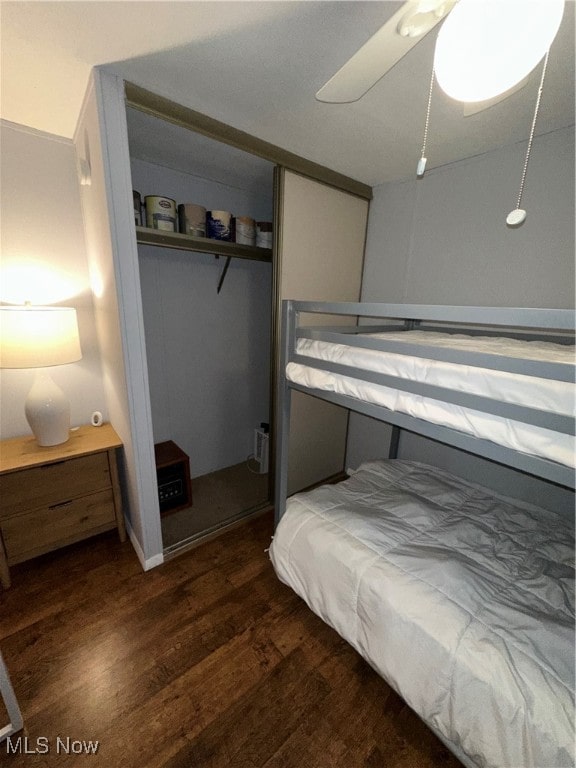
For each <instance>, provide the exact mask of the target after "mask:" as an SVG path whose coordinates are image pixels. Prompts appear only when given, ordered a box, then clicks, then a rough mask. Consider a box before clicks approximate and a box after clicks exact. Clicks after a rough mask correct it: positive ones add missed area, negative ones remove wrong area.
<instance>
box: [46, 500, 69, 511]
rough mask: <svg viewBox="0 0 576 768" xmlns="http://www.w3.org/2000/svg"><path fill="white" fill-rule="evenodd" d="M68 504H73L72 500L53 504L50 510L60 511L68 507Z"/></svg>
mask: <svg viewBox="0 0 576 768" xmlns="http://www.w3.org/2000/svg"><path fill="white" fill-rule="evenodd" d="M68 504H72V499H69V500H68V501H60V502H58V504H51V505H50V506H49V507H48V509H59V508H60V507H67V506H68Z"/></svg>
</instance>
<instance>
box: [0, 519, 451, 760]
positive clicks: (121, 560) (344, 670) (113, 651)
mask: <svg viewBox="0 0 576 768" xmlns="http://www.w3.org/2000/svg"><path fill="white" fill-rule="evenodd" d="M271 533H272V523H271V518H270V516H268V515H266V516H264V517H261V518H258V519H257V520H253V521H251V522H249V523H247V524H245V525H242V526H241V527H239V528H237V529H235V530H233V531H230V532H228V533H225V534H223V535H222V536H220V537H218V538H217V539H214V540H212V541H210V542H208V543H206V544H203V545H202V546H200V547H198V548H197V549H194V550H192V551H190V552H188V553H186V554H185V555H182V556H180V557H177V558H174V559H173V560H171V561H169V562H167V563H166V564H164V565H163V566H161V567H159V568H156V569H154V570H152V571H149V572H148V573H144V572H142V570H141V567H140V564H139V563H138V561H137V559H136V556H135V555H134V552H133V550H132V547H131V545H130V543H126V544H124V545H122V544H120V543H119V542H118V541H117V539H116V537H115V536H114V535H113V534H106V535H103V536H100V537H98V538H95V539H92V540H90V541H87V542H83V543H81V544H78V545H74V546H72V547H68V548H67V549H65V550H61V551H59V552H56V553H53V554H52V555H47V556H44V557H42V558H38V559H36V560H34V561H31V562H29V563H25V564H22V565H20V566H17V567H15V568H13V569H12V577H13V586H12V588H11V589H9V590H7V591H5V592H3V593H2V594H1V595H0V600H1V603H2V607H1V616H0V649H1V650H2V654H3V656H4V660H5V662H6V664H7V666H8V669H9V672H10V675H11V678H12V683H13V685H14V688H15V690H16V694H17V696H18V699H19V702H20V705H21V708H22V711H23V715H24V720H25V724H26V730H25V732H24V734H23V736H26V737H27V741H24V740H22V741H20V742H18V743H17V742H16V739H15V737H12V739H11V740H10V743H9V744H8V743H7V742H3V743H0V765H3V766H4V765H6V766H10V767H11V768H12V767H14V768H16V766H29V767H30V768H32V767H34V768H36V766H43V767H47V766H55V765H65V766H70V767H72V766H94V768H96V766H98V767H100V766H105V767H106V768H116V767H118V768H124V767H125V768H228V767H230V768H256V767H257V766H258V767H259V766H265V767H266V768H360V767H361V766H366V767H370V768H434V767H436V766H443V768H461V766H460V763H459V762H458V761H457V760H456V759H455V758H454V757H452V756H451V755H450V753H449V752H448V751H447V750H446V749H445V747H444V746H443V745H442V744H441V743H440V742H439V741H438V740H437V739H436V738H435V737H434V736H433V735H432V733H431V732H430V731H429V730H428V729H427V728H426V727H425V726H424V725H423V724H422V723H421V722H420V720H419V719H418V718H417V717H416V716H415V715H414V714H413V713H412V712H411V711H410V710H409V709H408V708H407V707H405V706H404V705H403V703H402V701H401V700H400V699H399V697H398V696H396V694H394V693H393V692H392V691H391V689H390V688H389V687H388V686H387V685H386V683H385V682H384V681H383V680H381V679H380V678H379V677H378V676H377V675H376V673H375V672H374V671H373V670H372V669H371V668H370V667H369V666H368V665H367V664H366V663H365V662H364V661H363V660H362V659H361V658H360V657H359V656H358V655H357V654H356V653H355V651H353V650H352V648H351V647H350V646H348V645H347V644H346V643H345V642H344V641H343V640H342V639H341V638H340V637H339V636H338V635H337V634H336V633H335V632H334V631H333V630H331V629H330V628H329V627H327V626H326V625H325V624H324V623H323V622H322V621H320V619H318V618H317V617H316V616H315V615H314V614H313V613H312V612H311V611H310V610H309V609H308V608H307V606H306V605H305V604H304V603H303V602H302V601H301V600H300V599H299V598H298V597H297V596H296V595H295V594H294V593H293V592H292V591H291V590H290V589H289V588H287V587H285V586H284V585H282V584H281V583H280V582H279V581H278V580H277V578H276V577H275V575H274V572H273V569H272V566H271V564H270V561H269V559H268V555H267V554H266V552H265V549H266V548H267V547H268V544H269V541H270V536H271ZM0 715H2V713H1V712H0ZM3 725H4V722H0V728H1V727H2V726H3ZM68 739H70V741H67V740H68ZM90 741H92V742H96V741H97V742H99V744H98V751H97V752H96V754H86V753H85V752H84V749H85V748H84V745H83V744H82V742H90ZM25 748H26V749H27V751H28V754H24V750H25ZM87 748H88V749H90V747H89V745H87ZM67 749H68V750H69V751H68V753H67V751H66V750H67ZM34 750H37V751H34ZM73 750H76V751H77V753H76V754H75V753H74V752H73ZM18 751H20V753H17V752H18ZM9 752H10V754H8V753H9ZM15 752H16V754H15Z"/></svg>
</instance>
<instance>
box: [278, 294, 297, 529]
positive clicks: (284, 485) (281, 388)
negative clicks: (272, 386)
mask: <svg viewBox="0 0 576 768" xmlns="http://www.w3.org/2000/svg"><path fill="white" fill-rule="evenodd" d="M281 328H282V336H281V338H282V343H281V345H280V360H279V366H278V392H277V398H276V404H277V405H276V409H277V410H276V482H275V499H274V527H276V526H277V525H278V523H279V522H280V518H281V517H282V515H283V514H284V511H285V509H286V497H287V495H288V437H289V434H290V400H291V389H290V387H289V386H288V383H287V380H286V365H287V363H288V360H289V356H290V351H291V349H292V348H293V345H294V336H295V332H296V312H295V310H294V304H293V302H292V301H283V302H282V317H281Z"/></svg>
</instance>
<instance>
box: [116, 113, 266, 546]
mask: <svg viewBox="0 0 576 768" xmlns="http://www.w3.org/2000/svg"><path fill="white" fill-rule="evenodd" d="M126 117H127V127H128V143H129V149H130V167H131V176H132V183H133V185H134V190H136V191H137V193H138V195H137V199H138V198H141V199H142V200H145V198H146V196H148V195H159V196H162V197H166V198H170V199H173V200H174V201H176V205H178V204H182V205H184V204H193V205H198V206H200V207H202V208H205V209H206V210H208V211H211V210H225V211H229V212H231V213H232V214H233V215H234V216H235V217H250V218H252V219H253V220H255V221H266V222H271V221H272V214H273V174H274V166H273V164H272V163H270V162H268V161H267V160H262V159H260V158H258V157H255V156H254V155H250V154H248V153H246V152H244V151H242V150H239V149H236V148H235V147H229V146H227V145H224V144H221V143H220V142H216V141H215V140H214V139H211V138H208V137H205V136H202V135H200V134H198V133H195V132H193V131H190V130H188V129H186V128H184V127H182V126H179V125H175V124H173V123H168V122H166V121H165V120H162V119H160V118H158V117H155V116H152V115H149V114H146V113H144V112H141V111H139V110H136V109H133V108H130V107H129V108H128V109H127V115H126ZM137 213H138V211H136V212H135V216H136V215H137ZM142 217H143V218H144V215H143V216H142ZM151 223H152V222H150V221H148V225H150V224H151ZM176 226H177V228H178V229H180V227H178V225H176ZM136 239H137V242H138V261H139V268H140V286H141V292H142V310H143V315H144V329H145V338H146V356H147V362H148V379H149V387H150V405H151V411H152V427H153V433H154V443H155V446H156V451H155V453H156V459H157V464H158V463H161V464H163V465H164V464H166V461H167V460H166V458H165V453H166V450H168V447H167V444H168V446H170V444H172V445H171V446H170V447H172V451H173V452H175V451H176V449H175V448H174V446H176V447H177V448H178V449H180V451H182V452H183V453H184V454H186V456H187V457H188V459H189V462H188V464H189V467H190V476H191V480H192V482H191V494H189V493H187V492H186V484H185V483H184V482H183V478H182V477H181V476H180V474H181V473H180V472H179V471H178V464H174V465H170V464H167V465H166V466H165V467H161V468H160V469H157V471H158V472H159V473H160V475H159V488H160V490H161V497H160V499H161V522H162V538H163V545H164V551H165V552H167V551H171V550H172V549H174V548H178V547H179V546H182V545H183V544H186V543H189V542H191V541H193V540H194V539H195V538H196V537H198V536H201V535H206V534H207V533H211V532H213V531H214V530H217V529H218V528H220V527H222V526H223V525H225V524H230V523H232V522H235V521H237V520H238V519H239V518H241V517H243V516H245V515H247V514H250V513H252V512H255V511H258V509H261V508H262V507H264V506H266V505H267V504H268V503H269V484H268V464H269V462H268V451H267V442H268V433H269V426H270V421H271V418H270V371H271V366H270V344H271V321H272V249H271V248H264V247H255V244H254V246H253V247H249V246H246V245H244V246H243V247H239V246H237V245H236V243H232V242H230V243H229V242H226V241H217V240H214V239H206V238H193V237H190V236H188V235H185V234H183V235H182V234H180V235H174V234H173V233H171V232H169V231H166V230H163V229H155V228H153V227H151V226H147V227H137V230H136ZM204 240H206V242H203V241H204ZM206 248H207V249H209V250H208V252H206V251H205V250H204V249H206ZM211 251H212V252H211ZM255 445H256V447H257V448H259V449H260V450H259V451H258V459H259V460H257V457H256V456H255V455H254V454H255V450H256V449H255ZM159 457H160V460H159ZM178 458H179V457H178V454H177V452H176V457H175V460H176V461H177V460H178ZM168 461H169V457H168ZM187 466H188V465H187V464H185V465H184V467H185V471H187ZM188 495H191V498H190V499H188V498H187V497H188ZM182 497H183V498H182Z"/></svg>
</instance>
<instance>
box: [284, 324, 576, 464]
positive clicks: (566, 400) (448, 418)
mask: <svg viewBox="0 0 576 768" xmlns="http://www.w3.org/2000/svg"><path fill="white" fill-rule="evenodd" d="M370 337H371V338H385V339H389V340H391V341H402V342H405V343H410V342H412V343H420V344H422V343H425V344H428V345H433V346H441V347H448V348H455V349H464V350H466V349H468V350H471V351H476V352H484V353H490V354H500V355H507V356H511V357H518V358H522V359H532V360H540V361H548V362H562V363H568V364H571V365H574V348H573V347H565V346H564V345H561V344H553V343H550V342H537V341H532V342H526V341H520V340H517V339H508V338H491V337H478V336H474V337H472V336H463V335H452V334H445V333H436V332H425V331H405V332H401V333H394V332H391V333H385V334H370ZM297 352H298V354H300V355H303V356H306V357H310V358H319V359H321V360H330V361H332V362H337V363H341V364H344V365H348V366H352V367H354V368H360V369H364V370H369V371H376V372H379V373H386V374H390V375H393V376H399V377H402V378H406V379H411V380H413V381H420V382H426V383H428V384H434V385H436V386H441V387H446V388H448V389H455V390H459V391H463V392H468V393H471V394H477V395H484V396H486V397H494V398H496V399H498V400H502V401H504V402H509V403H516V404H518V405H524V406H529V407H533V408H539V409H541V410H545V411H551V412H553V413H558V414H564V415H573V414H574V409H575V392H574V385H573V384H570V383H567V382H560V381H553V380H549V379H541V378H538V377H534V376H525V375H519V374H511V373H506V372H503V371H497V370H490V369H486V368H478V367H476V366H472V365H456V364H453V363H444V362H441V361H435V360H429V359H426V358H419V357H410V356H408V355H400V354H395V353H388V352H380V351H377V350H371V349H362V348H360V347H350V346H346V345H343V344H331V343H328V342H323V341H312V340H310V339H299V340H298V343H297ZM313 366H314V362H313V360H311V362H310V366H304V365H300V364H298V363H289V364H288V365H287V367H286V375H287V378H288V379H289V380H290V381H293V382H295V383H297V384H302V385H304V386H307V387H312V388H316V389H322V390H326V391H329V392H338V393H340V394H344V395H349V396H351V397H355V398H357V399H360V400H364V401H366V402H369V403H374V404H376V405H382V406H384V407H385V408H389V409H390V410H392V411H399V412H401V413H406V414H409V415H411V416H415V417H417V418H420V419H423V420H425V421H429V422H432V423H434V424H440V425H442V426H447V427H451V428H453V429H458V430H460V431H462V432H466V433H467V434H471V435H473V436H474V437H479V438H483V439H486V440H491V441H492V442H495V443H498V444H499V445H503V446H505V447H508V448H512V449H514V450H518V451H522V452H524V453H529V454H533V455H536V456H541V457H543V458H546V459H550V460H551V461H556V462H558V463H560V464H565V465H566V466H571V467H573V466H575V465H576V459H575V451H574V437H573V436H572V435H564V434H560V433H558V432H553V431H551V430H548V429H543V428H541V427H534V426H531V425H529V424H523V423H521V422H518V421H513V420H511V419H503V418H501V417H499V416H494V415H492V414H487V413H482V412H480V411H477V410H473V409H470V408H463V407H461V406H458V405H453V404H451V403H445V402H441V401H439V400H435V399H432V398H429V397H422V396H420V395H413V394H410V393H408V392H401V391H400V390H397V389H392V388H390V387H385V386H382V385H379V384H372V383H370V382H365V381H362V380H361V379H356V378H353V377H349V376H342V375H339V374H334V373H330V372H328V371H321V370H319V369H317V368H314V367H313Z"/></svg>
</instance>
